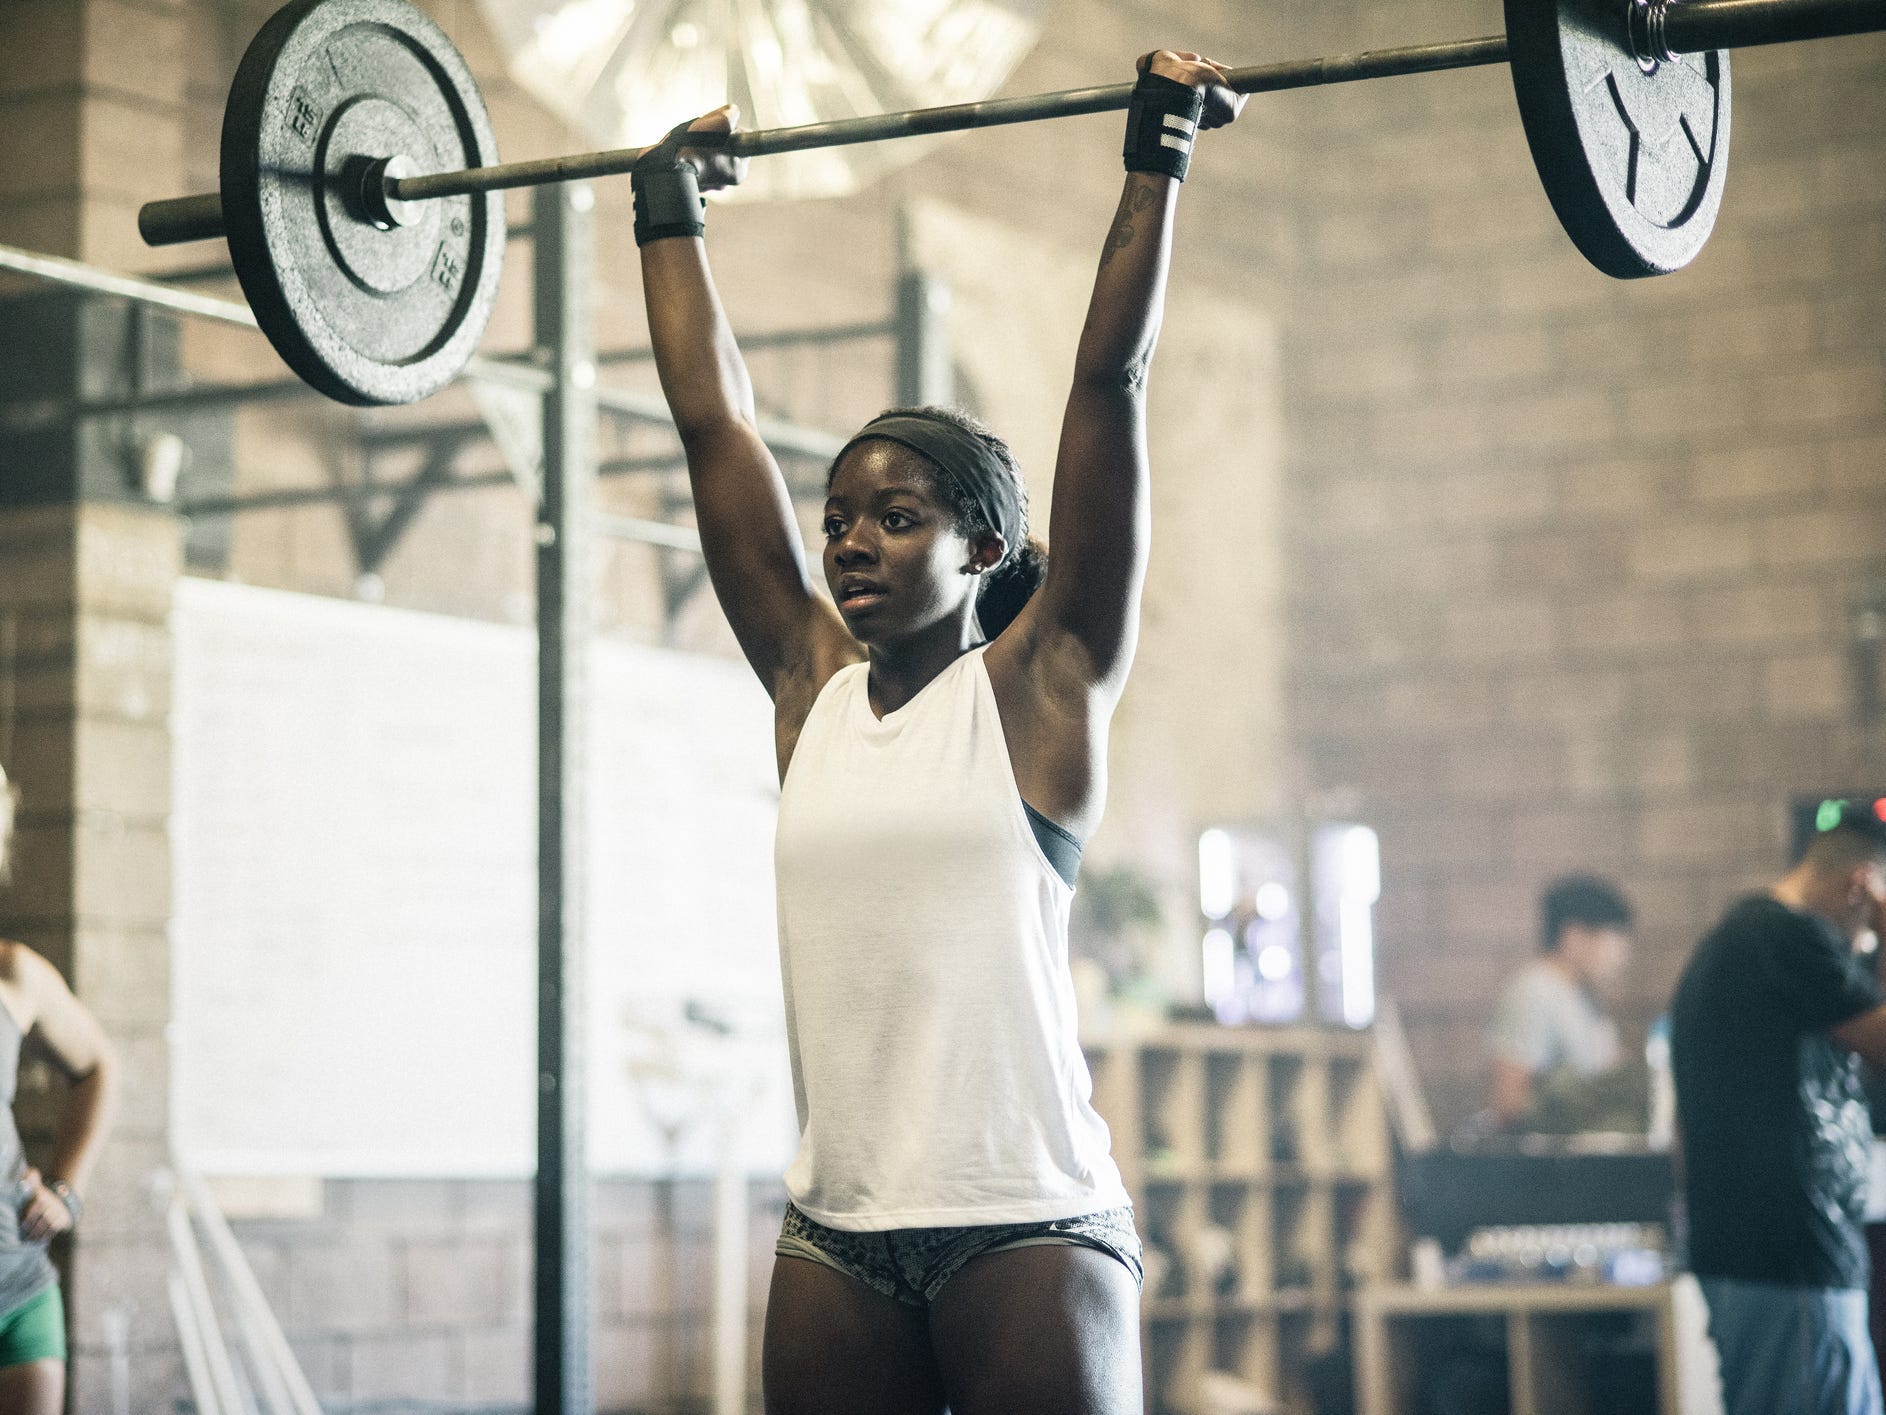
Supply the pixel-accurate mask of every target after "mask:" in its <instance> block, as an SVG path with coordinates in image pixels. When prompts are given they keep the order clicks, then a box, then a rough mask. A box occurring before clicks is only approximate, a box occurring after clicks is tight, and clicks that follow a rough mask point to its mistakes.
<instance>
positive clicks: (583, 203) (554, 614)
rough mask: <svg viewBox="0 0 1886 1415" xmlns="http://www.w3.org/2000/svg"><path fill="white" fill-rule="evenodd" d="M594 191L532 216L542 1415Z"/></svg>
mask: <svg viewBox="0 0 1886 1415" xmlns="http://www.w3.org/2000/svg"><path fill="white" fill-rule="evenodd" d="M594 206H595V193H594V191H593V190H592V189H591V188H590V187H589V186H587V185H586V184H582V183H575V184H572V185H569V186H553V187H546V188H544V189H543V190H542V191H540V192H538V193H537V194H536V197H535V201H534V204H533V211H534V216H533V220H532V224H533V225H534V226H535V228H536V232H537V240H536V253H535V254H536V258H535V261H534V267H535V306H536V336H537V345H538V348H539V350H540V352H541V353H542V355H543V356H544V358H545V364H544V370H545V372H546V373H547V374H548V375H549V386H548V388H547V389H546V390H545V394H544V399H543V449H544V450H543V458H544V476H543V501H542V504H541V505H540V506H539V508H538V517H537V1088H536V1089H537V1180H536V1186H535V1226H534V1233H535V1240H536V1242H535V1253H536V1264H535V1277H534V1282H533V1285H532V1311H533V1313H534V1315H535V1319H536V1320H535V1325H534V1331H533V1338H532V1340H533V1384H532V1389H533V1392H534V1396H535V1399H534V1407H535V1410H536V1412H537V1415H591V1410H592V1404H593V1401H592V1394H591V1384H592V1375H591V1366H590V1338H591V1335H592V1322H591V1311H590V1263H589V1168H588V1146H587V1143H586V1136H587V1128H586V1124H585V1121H586V1114H585V1099H586V1093H587V1080H588V1077H587V1074H586V1068H587V1065H588V1048H587V1047H586V1046H585V1045H584V1041H585V1038H584V1009H585V1007H586V1005H587V1003H586V998H585V991H584V986H583V979H584V973H585V964H586V961H587V960H586V957H585V953H586V946H587V930H586V928H585V927H584V923H585V919H584V916H585V913H586V901H585V890H586V880H585V868H584V867H585V863H586V859H585V856H586V852H587V850H588V845H589V830H588V823H589V822H588V811H587V804H588V791H587V781H586V776H587V772H586V762H585V760H584V759H585V755H586V753H585V746H586V744H587V742H588V719H589V715H588V710H587V709H588V689H589V674H588V658H589V634H590V613H591V598H592V595H591V581H592V578H593V576H592V573H591V572H592V565H591V555H592V537H593V535H594V509H593V498H594V495H595V476H596V361H595V360H596V343H595V341H596V334H595V311H594V309H593V308H592V307H591V298H592V291H593V288H594V284H595V270H594V267H595V235H594V229H593V227H594V221H593V218H592V215H591V212H592V208H593V207H594Z"/></svg>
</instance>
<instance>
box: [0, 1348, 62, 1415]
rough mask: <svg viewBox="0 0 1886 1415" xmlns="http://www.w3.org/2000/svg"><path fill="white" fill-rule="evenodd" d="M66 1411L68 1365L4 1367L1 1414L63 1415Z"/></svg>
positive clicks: (46, 1363)
mask: <svg viewBox="0 0 1886 1415" xmlns="http://www.w3.org/2000/svg"><path fill="white" fill-rule="evenodd" d="M64 1408H65V1362H63V1361H23V1362H21V1363H20V1364H19V1365H17V1366H0V1415H59V1412H60V1411H61V1410H63V1409H64Z"/></svg>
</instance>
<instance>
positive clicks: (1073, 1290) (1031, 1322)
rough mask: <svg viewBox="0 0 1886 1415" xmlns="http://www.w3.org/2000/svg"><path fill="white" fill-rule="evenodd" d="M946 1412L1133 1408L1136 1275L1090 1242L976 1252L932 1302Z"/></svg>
mask: <svg viewBox="0 0 1886 1415" xmlns="http://www.w3.org/2000/svg"><path fill="white" fill-rule="evenodd" d="M930 1340H931V1344H932V1345H933V1346H934V1347H935V1350H936V1356H937V1364H938V1366H939V1367H940V1369H941V1370H942V1373H943V1388H944V1390H945V1391H946V1392H947V1393H948V1396H949V1404H950V1412H951V1415H1008V1412H1012V1411H1017V1410H1026V1411H1028V1412H1030V1415H1140V1412H1141V1410H1142V1408H1143V1405H1142V1396H1141V1394H1140V1354H1139V1284H1138V1283H1136V1282H1135V1281H1134V1280H1133V1275H1132V1274H1131V1273H1129V1272H1128V1271H1127V1270H1126V1268H1125V1267H1124V1266H1123V1265H1122V1264H1121V1263H1120V1261H1119V1260H1118V1259H1116V1258H1112V1257H1109V1256H1108V1255H1107V1254H1105V1253H1102V1252H1100V1251H1098V1250H1097V1249H1093V1248H1083V1247H1074V1246H1071V1245H1067V1246H1061V1245H1056V1246H1048V1245H1041V1246H1036V1247H1028V1248H1011V1249H1007V1250H1005V1251H1002V1252H997V1253H989V1254H985V1255H984V1256H983V1257H980V1258H973V1259H971V1260H970V1261H969V1262H968V1263H966V1264H964V1265H963V1268H962V1271H960V1272H958V1273H957V1274H956V1275H955V1276H954V1277H952V1278H951V1279H950V1280H949V1282H948V1283H946V1284H945V1285H944V1287H943V1290H942V1291H941V1292H939V1293H937V1295H936V1300H935V1301H933V1302H932V1303H931V1304H930Z"/></svg>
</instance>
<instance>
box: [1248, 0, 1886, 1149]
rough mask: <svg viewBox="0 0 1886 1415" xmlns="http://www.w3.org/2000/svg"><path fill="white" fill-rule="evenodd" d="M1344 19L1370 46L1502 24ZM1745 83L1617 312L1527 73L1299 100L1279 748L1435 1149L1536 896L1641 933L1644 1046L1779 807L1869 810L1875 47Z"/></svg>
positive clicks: (1883, 392) (1462, 1103)
mask: <svg viewBox="0 0 1886 1415" xmlns="http://www.w3.org/2000/svg"><path fill="white" fill-rule="evenodd" d="M1345 8H1346V9H1347V10H1348V11H1349V14H1348V15H1347V16H1346V17H1344V18H1342V19H1339V18H1338V16H1337V15H1335V14H1331V15H1330V26H1331V31H1332V33H1333V32H1334V31H1335V30H1336V28H1338V27H1339V25H1343V24H1348V25H1351V26H1353V32H1354V33H1355V35H1356V36H1357V38H1358V39H1359V40H1366V41H1367V42H1368V43H1371V44H1376V43H1381V44H1391V43H1406V42H1413V41H1414V40H1416V39H1419V38H1422V37H1436V36H1442V35H1455V34H1459V35H1468V34H1476V33H1486V32H1491V31H1493V30H1496V29H1498V28H1500V27H1501V24H1500V16H1499V14H1498V6H1496V5H1490V4H1486V3H1452V2H1451V0H1439V2H1438V3H1423V4H1415V5H1397V6H1394V7H1388V6H1366V5H1352V6H1348V7H1345ZM1733 84H1734V132H1733V157H1732V161H1731V164H1730V174H1729V184H1728V191H1727V199H1726V200H1725V202H1724V204H1723V209H1722V216H1721V219H1720V221H1719V223H1718V225H1717V229H1716V232H1715V235H1714V238H1713V239H1712V241H1711V243H1710V245H1709V246H1708V247H1707V249H1705V251H1704V252H1703V254H1702V256H1701V257H1700V258H1699V259H1698V260H1697V261H1696V263H1695V264H1694V265H1693V266H1692V267H1690V268H1689V269H1688V270H1686V271H1684V272H1682V273H1679V274H1677V275H1674V276H1669V277H1664V278H1662V279H1658V280H1653V281H1637V282H1630V283H1617V282H1613V281H1611V280H1609V279H1608V278H1607V277H1604V276H1602V275H1599V274H1598V273H1596V272H1595V271H1594V270H1592V269H1591V268H1589V267H1588V266H1586V265H1585V263H1584V262H1583V260H1582V259H1581V258H1580V257H1578V256H1577V255H1576V253H1575V252H1574V251H1573V250H1572V248H1571V246H1570V244H1569V242H1567V241H1566V239H1565V238H1564V237H1563V235H1561V234H1560V232H1559V230H1558V228H1557V225H1556V223H1555V221H1554V218H1553V216H1552V213H1551V211H1550V209H1549V207H1548V206H1547V204H1546V201H1545V198H1544V196H1543V195H1542V193H1541V191H1540V188H1539V186H1538V183H1537V181H1536V179H1535V177H1534V175H1533V172H1532V168H1531V162H1530V158H1529V155H1528V152H1527V149H1526V145H1525V141H1524V137H1523V135H1522V133H1521V130H1520V126H1519V122H1518V120H1517V117H1516V115H1515V113H1514V110H1513V98H1512V93H1511V88H1510V83H1509V80H1508V78H1507V75H1506V72H1505V71H1504V70H1500V69H1493V70H1478V71H1473V72H1468V73H1460V74H1452V75H1436V76H1430V77H1425V78H1421V79H1415V80H1401V81H1391V82H1383V83H1377V84H1370V85H1367V86H1365V87H1364V88H1363V89H1361V90H1359V91H1347V92H1339V91H1334V90H1330V91H1325V92H1323V93H1320V94H1315V95H1307V96H1304V97H1303V98H1302V99H1300V100H1298V107H1299V113H1298V117H1299V119H1300V122H1301V129H1300V136H1301V139H1302V152H1301V157H1300V165H1299V167H1298V169H1297V170H1298V173H1299V176H1300V188H1299V193H1300V199H1301V208H1300V218H1301V227H1300V229H1301V235H1302V243H1301V247H1300V257H1301V260H1300V265H1299V271H1300V280H1299V283H1298V286H1297V294H1296V298H1295V300H1294V302H1293V306H1292V315H1291V319H1290V324H1289V329H1290V334H1289V340H1288V347H1287V354H1286V359H1285V367H1286V376H1287V379H1288V381H1289V389H1288V396H1287V404H1286V406H1287V411H1288V416H1289V419H1290V433H1289V436H1290V442H1291V449H1292V450H1291V455H1290V482H1289V485H1290V500H1291V507H1290V513H1289V517H1288V534H1289V538H1290V543H1291V566H1292V574H1291V577H1290V578H1291V583H1292V603H1291V609H1290V626H1291V664H1292V675H1291V676H1292V683H1291V708H1292V715H1293V737H1294V742H1295V745H1296V746H1297V748H1298V749H1299V751H1300V753H1301V759H1302V769H1303V771H1304V773H1305V776H1306V781H1307V783H1308V785H1309V787H1310V789H1311V790H1312V792H1325V793H1333V794H1336V795H1338V796H1347V797H1350V798H1353V799H1354V800H1355V801H1356V802H1357V805H1358V808H1359V814H1360V815H1361V816H1362V817H1363V818H1365V819H1368V820H1372V821H1373V822H1374V823H1375V824H1376V825H1377V826H1378V828H1379V829H1380V831H1381V832H1382V856H1383V861H1384V869H1385V879H1384V897H1383V906H1382V919H1381V948H1382V963H1383V972H1384V985H1385V987H1387V988H1388V989H1390V990H1392V991H1393V992H1394V993H1395V994H1396V995H1397V996H1398V997H1399V998H1400V1000H1401V1002H1402V1004H1403V1006H1404V1009H1405V1011H1406V1014H1407V1019H1408V1022H1409V1024H1410V1027H1411V1031H1412V1036H1413V1042H1414V1050H1415V1056H1416V1060H1417V1062H1418V1063H1419V1064H1420V1067H1421V1070H1422V1073H1423V1076H1424V1078H1425V1079H1426V1080H1427V1081H1428V1083H1429V1084H1430V1086H1431V1087H1432V1089H1433V1091H1434V1093H1435V1094H1434V1099H1435V1101H1436V1104H1437V1108H1438V1109H1439V1111H1440V1113H1441V1117H1442V1119H1443V1121H1451V1120H1455V1119H1458V1118H1460V1117H1461V1116H1462V1115H1464V1114H1465V1113H1466V1112H1467V1111H1469V1110H1470V1109H1472V1108H1473V1107H1475V1106H1477V1105H1479V1104H1482V1103H1483V1101H1484V1084H1485V1083H1484V1079H1483V1072H1482V1064H1483V1063H1482V1060H1481V1057H1482V1054H1483V1053H1482V1040H1481V1033H1482V1028H1483V1026H1484V1019H1485V1017H1486V1013H1487V1008H1488V1004H1489V1003H1490V1001H1491V999H1492V997H1493V994H1494V990H1495V988H1496V987H1497V985H1498V983H1499V980H1500V978H1501V976H1502V975H1503V974H1504V973H1505V972H1506V971H1508V970H1509V969H1511V968H1513V967H1515V966H1517V965H1518V964H1519V963H1520V962H1521V961H1522V960H1523V959H1524V958H1525V957H1526V956H1527V955H1528V953H1529V952H1530V951H1531V950H1532V949H1533V947H1534V946H1535V936H1536V926H1535V924H1534V910H1535V899H1536V894H1537V890H1538V887H1539V885H1540V883H1541V882H1542V881H1543V880H1545V879H1546V878H1548V877H1549V876H1551V875H1552V874H1554V873H1556V872H1559V871H1562V870H1566V869H1571V868H1589V869H1597V870H1601V871H1604V872H1606V873H1608V874H1612V875H1615V876H1616V877H1617V878H1618V879H1619V880H1620V881H1621V882H1622V883H1623V885H1624V886H1625V887H1626V889H1627V890H1628V891H1629V893H1630V894H1631V897H1632V898H1633V899H1634V900H1635V902H1636V904H1637V906H1638V908H1639V910H1640V911H1641V916H1642V924H1641V929H1640V937H1639V949H1638V955H1637V962H1636V966H1635V967H1634V969H1633V971H1632V973H1631V975H1630V977H1629V979H1628V980H1627V984H1626V988H1625V995H1624V997H1623V998H1622V999H1621V1003H1622V1007H1621V1011H1622V1014H1623V1016H1624V1017H1625V1019H1626V1020H1627V1021H1628V1023H1629V1024H1630V1027H1629V1029H1628V1030H1629V1032H1630V1034H1631V1035H1632V1036H1633V1037H1635V1038H1636V1039H1638V1040H1641V1037H1642V1028H1643V1026H1644V1025H1645V1024H1646V1023H1647V1022H1648V1021H1649V1020H1650V1019H1651V1018H1653V1017H1654V1016H1655V1015H1656V1014H1658V1013H1659V1012H1660V1011H1661V1010H1662V1009H1663V1008H1664V1007H1665V1005H1666V1003H1667V1000H1668V997H1669V994H1670V991H1671V987H1672V984H1673V981H1674V979H1675V977H1676V975H1677V972H1678V970H1679V969H1680V968H1681V966H1682V963H1683V961H1684V959H1685V958H1686V957H1687V954H1688V951H1689V949H1690V948H1691V947H1692V946H1693V944H1694V942H1695V940H1696V938H1697V937H1698V936H1699V934H1700V933H1701V931H1702V930H1703V929H1704V928H1705V927H1706V926H1707V925H1708V924H1709V923H1710V922H1711V920H1712V919H1713V918H1714V916H1715V915H1716V914H1717V913H1719V912H1720V911H1721V910H1722V908H1723V907H1724V906H1725V904H1726V903H1727V902H1728V901H1729V900H1730V899H1731V898H1732V897H1734V896H1735V895H1736V894H1737V893H1738V892H1739V891H1742V890H1746V889H1748V888H1750V887H1753V886H1758V885H1760V884H1761V883H1763V882H1764V881H1765V880H1767V879H1768V878H1769V877H1771V876H1772V875H1774V874H1776V873H1778V870H1779V867H1780V865H1781V864H1782V856H1783V852H1784V848H1785V841H1786V822H1785V803H1786V801H1787V799H1788V798H1789V797H1790V796H1791V795H1793V794H1795V793H1797V792H1812V791H1819V790H1823V789H1838V788H1849V789H1850V788H1855V787H1881V786H1886V750H1882V749H1883V747H1886V742H1883V741H1882V736H1881V732H1882V727H1881V724H1880V723H1879V722H1878V721H1871V722H1868V721H1866V720H1864V719H1863V717H1862V712H1861V709H1862V701H1863V699H1862V695H1861V692H1860V685H1861V675H1862V674H1863V672H1865V671H1866V670H1865V666H1864V663H1863V662H1862V660H1861V658H1860V657H1859V656H1858V655H1857V653H1856V650H1857V649H1858V648H1859V643H1858V635H1859V634H1860V633H1861V632H1862V625H1861V624H1860V622H1859V620H1858V619H1856V611H1855V606H1856V603H1857V602H1858V601H1860V600H1861V599H1862V598H1863V597H1864V596H1865V595H1866V594H1867V593H1868V590H1869V587H1873V588H1874V589H1875V590H1876V589H1877V587H1878V586H1879V585H1880V584H1881V578H1880V577H1881V576H1882V574H1886V515H1882V512H1881V504H1880V493H1881V491H1882V489H1883V488H1886V321H1883V320H1882V315H1883V314H1886V42H1882V41H1881V40H1880V39H1879V38H1878V37H1873V38H1862V39H1854V40H1840V41H1832V42H1820V43H1816V44H1811V45H1795V46H1788V47H1783V48H1778V49H1770V50H1757V51H1747V52H1744V53H1742V54H1739V55H1737V56H1736V58H1735V60H1734V64H1733ZM1873 672H1874V673H1875V674H1876V672H1877V670H1873ZM1875 686H1877V680H1875Z"/></svg>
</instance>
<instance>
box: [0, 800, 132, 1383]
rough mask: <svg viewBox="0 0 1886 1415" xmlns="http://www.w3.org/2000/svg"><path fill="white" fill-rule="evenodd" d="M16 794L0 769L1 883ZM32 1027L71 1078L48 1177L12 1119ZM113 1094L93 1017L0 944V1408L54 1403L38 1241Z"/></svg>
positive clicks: (57, 1220)
mask: <svg viewBox="0 0 1886 1415" xmlns="http://www.w3.org/2000/svg"><path fill="white" fill-rule="evenodd" d="M18 802H19V793H18V791H17V790H16V789H15V788H14V786H13V784H12V783H11V782H10V781H9V780H8V778H7V774H6V768H5V766H4V765H3V764H0V882H5V881H7V880H10V879H11V877H12V865H13V818H14V812H15V809H16V807H17V805H18ZM28 1033H32V1034H34V1035H35V1037H36V1038H37V1040H38V1041H39V1042H40V1043H41V1044H42V1045H43V1047H44V1049H45V1051H46V1052H47V1053H48V1054H50V1056H51V1057H52V1060H53V1061H54V1063H55V1064H57V1065H58V1066H59V1067H60V1068H61V1069H62V1070H63V1071H64V1072H65V1073H66V1075H67V1076H68V1077H69V1078H70V1080H71V1083H72V1084H71V1085H70V1087H69V1088H68V1089H67V1091H66V1093H65V1099H64V1103H63V1105H62V1106H61V1108H60V1112H59V1117H58V1123H57V1129H56V1131H55V1134H54V1137H53V1144H52V1152H51V1155H50V1157H49V1161H48V1164H47V1172H46V1173H45V1174H41V1173H40V1171H39V1170H38V1169H35V1168H33V1167H32V1166H30V1165H28V1164H27V1162H26V1157H25V1154H24V1152H23V1151H22V1149H21V1145H20V1133H19V1128H18V1126H17V1125H16V1124H15V1123H14V1119H13V1100H14V1097H15V1095H16V1094H17V1091H18V1087H19V1067H20V1045H21V1043H22V1042H24V1041H25V1039H26V1037H27V1034H28ZM116 1089H117V1063H116V1060H115V1058H114V1057H113V1054H112V1049H111V1043H110V1042H109V1041H107V1040H106V1038H105V1033H104V1031H103V1029H102V1028H100V1027H99V1025H98V1022H97V1020H96V1019H95V1018H94V1017H93V1016H92V1014H91V1013H90V1012H88V1011H86V1009H85V1007H84V1005H83V1004H82V1003H80V1002H79V1000H78V999H77V998H76V997H74V996H73V995H72V990H71V989H70V988H68V987H67V986H66V983H65V979H64V978H62V977H61V976H60V975H59V971H58V969H56V968H54V967H53V966H52V964H50V963H48V962H47V961H46V960H45V959H44V958H42V957H40V956H39V955H38V954H37V953H35V952H33V950H32V949H30V948H28V947H27V946H26V945H25V944H23V943H13V942H10V941H8V940H5V939H0V1102H4V1105H3V1106H0V1116H4V1119H0V1196H4V1203H5V1205H6V1206H7V1207H8V1208H10V1210H11V1212H10V1213H0V1415H59V1412H60V1411H62V1410H63V1409H64V1408H65V1361H66V1341H65V1304H64V1302H63V1300H62V1299H61V1297H60V1293H59V1274H58V1272H57V1271H56V1270H55V1269H54V1268H53V1265H52V1261H51V1260H50V1259H49V1258H48V1257H47V1256H46V1247H47V1244H48V1243H50V1242H51V1241H52V1239H53V1238H55V1237H57V1236H58V1235H59V1234H61V1233H66V1232H69V1231H70V1230H71V1229H72V1227H73V1225H74V1224H76V1223H77V1222H78V1220H79V1216H80V1214H81V1213H82V1212H83V1205H82V1204H81V1202H80V1199H79V1195H80V1194H81V1193H83V1192H84V1189H85V1183H86V1180H87V1178H88V1177H89V1175H90V1173H91V1169H92V1165H93V1163H94V1161H96V1159H97V1158H98V1152H99V1150H100V1148H102V1146H103V1144H104V1139H105V1133H106V1131H107V1130H108V1129H109V1128H110V1124H111V1111H112V1105H113V1100H114V1097H115V1094H116Z"/></svg>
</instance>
